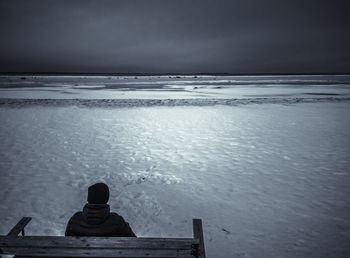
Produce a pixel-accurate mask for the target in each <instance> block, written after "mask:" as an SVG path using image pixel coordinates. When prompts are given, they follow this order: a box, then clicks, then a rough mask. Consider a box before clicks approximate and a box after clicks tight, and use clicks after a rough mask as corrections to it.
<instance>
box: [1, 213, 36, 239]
mask: <svg viewBox="0 0 350 258" xmlns="http://www.w3.org/2000/svg"><path fill="white" fill-rule="evenodd" d="M31 220H32V218H31V217H23V218H22V219H21V220H20V221H19V222H18V223H17V224H16V226H14V227H13V228H12V229H11V230H10V232H9V233H8V234H7V236H12V237H16V236H18V234H19V233H20V232H22V236H24V227H25V226H27V224H28V223H29V221H31Z"/></svg>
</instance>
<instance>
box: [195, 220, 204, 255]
mask: <svg viewBox="0 0 350 258" xmlns="http://www.w3.org/2000/svg"><path fill="white" fill-rule="evenodd" d="M193 237H194V238H196V239H199V247H198V250H197V256H196V257H197V258H205V247H204V237H203V227H202V220H201V219H193Z"/></svg>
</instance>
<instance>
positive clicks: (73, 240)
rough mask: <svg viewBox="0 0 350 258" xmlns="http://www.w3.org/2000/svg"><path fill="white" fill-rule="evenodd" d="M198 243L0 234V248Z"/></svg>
mask: <svg viewBox="0 0 350 258" xmlns="http://www.w3.org/2000/svg"><path fill="white" fill-rule="evenodd" d="M193 244H199V239H194V238H134V237H63V236H26V237H15V238H8V237H6V236H0V248H5V247H14V248H15V247H34V246H45V247H53V248H58V247H64V248H115V249H119V248H120V249H123V248H139V249H140V248H159V249H188V248H189V247H190V246H191V245H193Z"/></svg>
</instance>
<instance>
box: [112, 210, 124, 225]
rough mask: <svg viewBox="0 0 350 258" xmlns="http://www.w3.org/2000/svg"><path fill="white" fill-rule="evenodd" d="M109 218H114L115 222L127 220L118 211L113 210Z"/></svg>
mask: <svg viewBox="0 0 350 258" xmlns="http://www.w3.org/2000/svg"><path fill="white" fill-rule="evenodd" d="M109 219H110V220H113V221H115V222H119V223H124V222H125V220H124V218H123V217H122V216H120V215H119V214H118V213H116V212H111V213H110V214H109Z"/></svg>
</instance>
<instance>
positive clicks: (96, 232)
mask: <svg viewBox="0 0 350 258" xmlns="http://www.w3.org/2000/svg"><path fill="white" fill-rule="evenodd" d="M65 235H66V236H97V237H99V236H100V237H102V236H106V237H107V236H113V237H136V235H135V234H134V232H133V231H132V230H131V228H130V226H129V224H128V223H127V222H126V221H125V220H124V219H123V217H121V216H119V215H118V214H117V213H115V212H110V210H109V205H107V204H86V205H85V206H84V208H83V211H82V212H81V211H80V212H77V213H75V214H74V215H73V217H72V218H71V219H70V220H69V222H68V224H67V228H66V233H65Z"/></svg>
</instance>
